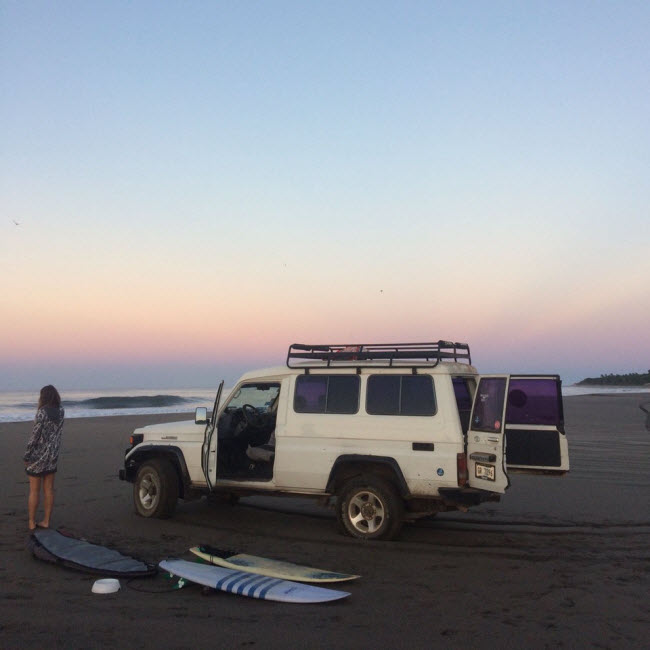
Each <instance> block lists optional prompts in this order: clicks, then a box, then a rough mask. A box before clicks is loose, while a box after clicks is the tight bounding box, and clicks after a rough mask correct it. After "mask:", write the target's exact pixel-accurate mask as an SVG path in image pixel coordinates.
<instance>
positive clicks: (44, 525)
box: [36, 521, 50, 528]
mask: <svg viewBox="0 0 650 650" xmlns="http://www.w3.org/2000/svg"><path fill="white" fill-rule="evenodd" d="M49 527H50V524H46V523H45V522H44V521H41V523H40V524H36V528H49Z"/></svg>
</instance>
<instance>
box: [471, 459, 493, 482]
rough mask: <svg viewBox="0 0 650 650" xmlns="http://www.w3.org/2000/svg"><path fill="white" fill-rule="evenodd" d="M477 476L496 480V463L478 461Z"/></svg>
mask: <svg viewBox="0 0 650 650" xmlns="http://www.w3.org/2000/svg"><path fill="white" fill-rule="evenodd" d="M475 467H476V469H475V470H474V471H475V472H476V478H483V479H486V480H488V481H494V480H495V475H494V469H495V468H494V465H483V464H482V463H476V466H475Z"/></svg>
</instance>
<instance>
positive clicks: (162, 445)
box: [120, 341, 569, 539]
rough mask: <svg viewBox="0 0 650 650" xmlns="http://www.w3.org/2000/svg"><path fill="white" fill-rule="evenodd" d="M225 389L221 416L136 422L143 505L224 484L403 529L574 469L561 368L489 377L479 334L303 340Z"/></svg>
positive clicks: (128, 463) (355, 526) (165, 512)
mask: <svg viewBox="0 0 650 650" xmlns="http://www.w3.org/2000/svg"><path fill="white" fill-rule="evenodd" d="M222 388H223V382H221V385H220V386H219V390H218V392H217V397H216V400H215V406H214V409H213V414H214V415H213V416H211V417H208V413H207V409H205V408H201V409H197V412H196V416H195V419H194V421H188V422H173V423H169V424H158V425H152V426H147V427H143V428H141V429H137V430H136V431H135V432H134V434H133V436H132V437H131V447H130V448H129V449H127V451H126V455H125V459H124V469H122V470H120V478H121V479H123V480H127V481H130V482H132V483H134V491H133V494H134V502H135V508H136V511H137V512H138V514H140V515H142V516H144V517H167V516H169V515H171V514H172V513H173V511H174V508H175V506H176V502H177V500H178V498H183V499H190V498H194V497H196V496H200V495H201V494H204V493H210V492H220V493H222V494H223V493H225V494H226V495H230V496H231V497H234V498H236V497H237V496H238V495H242V494H245V495H250V494H278V493H283V494H293V495H300V496H313V497H319V498H321V499H323V500H324V501H325V502H328V501H329V498H330V497H336V512H337V517H338V520H339V523H340V525H341V529H342V530H343V531H344V532H345V533H347V534H349V535H352V536H354V537H358V538H364V539H390V538H392V537H394V536H396V535H397V533H398V532H399V530H400V528H401V526H402V523H403V522H404V521H405V520H406V519H415V518H418V517H423V516H429V515H432V514H435V513H437V512H442V511H448V510H457V509H461V510H465V509H466V508H468V507H470V506H472V505H476V504H479V503H481V502H483V501H498V500H499V498H500V495H501V494H502V493H504V492H505V491H506V489H507V488H508V485H509V480H508V474H507V471H519V472H533V473H539V472H543V473H553V474H564V473H566V472H567V471H568V470H569V455H568V445H567V440H566V435H565V432H564V420H563V409H562V394H561V382H560V378H559V376H557V375H479V374H478V373H477V371H476V369H475V368H474V367H473V366H472V365H471V357H470V351H469V346H468V345H467V344H465V343H452V342H449V341H437V342H434V343H396V344H361V345H303V344H294V345H291V346H290V347H289V352H288V355H287V363H286V366H282V367H276V368H268V369H264V370H257V371H253V372H249V373H247V374H245V375H244V376H243V377H241V379H240V380H239V381H238V382H237V384H236V385H235V387H234V388H233V389H232V391H231V392H230V394H229V395H228V397H227V399H225V400H221V392H222ZM506 441H507V453H506ZM506 470H507V471H506Z"/></svg>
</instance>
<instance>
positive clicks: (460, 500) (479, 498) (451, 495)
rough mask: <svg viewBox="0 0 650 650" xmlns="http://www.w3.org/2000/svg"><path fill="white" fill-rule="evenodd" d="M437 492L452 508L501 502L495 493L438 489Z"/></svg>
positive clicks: (469, 489)
mask: <svg viewBox="0 0 650 650" xmlns="http://www.w3.org/2000/svg"><path fill="white" fill-rule="evenodd" d="M438 492H439V493H440V496H441V497H442V498H443V500H444V502H445V503H446V504H448V505H454V506H463V507H469V506H477V505H479V504H480V503H485V502H486V501H501V495H500V494H498V493H497V492H488V491H487V490H476V489H475V488H463V489H460V488H440V489H439V490H438Z"/></svg>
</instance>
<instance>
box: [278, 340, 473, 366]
mask: <svg viewBox="0 0 650 650" xmlns="http://www.w3.org/2000/svg"><path fill="white" fill-rule="evenodd" d="M443 360H453V361H456V362H458V361H466V362H467V363H468V364H470V365H471V363H472V357H471V355H470V352H469V344H467V343H453V342H451V341H436V342H434V343H362V344H358V343H354V344H349V343H347V344H341V345H338V344H337V345H307V344H304V343H293V344H292V345H290V346H289V352H288V353H287V367H288V368H329V367H331V366H337V365H338V364H339V363H341V362H345V365H351V366H356V367H358V368H364V367H366V368H367V367H377V366H382V367H383V366H385V367H392V366H393V365H394V363H395V362H399V367H400V368H404V367H418V368H421V367H427V368H428V367H435V366H437V365H438V364H439V363H440V362H441V361H443ZM296 361H299V364H298V363H296ZM409 362H411V363H409Z"/></svg>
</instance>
